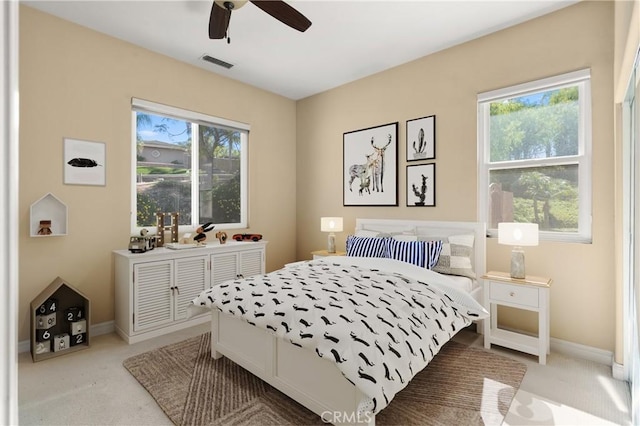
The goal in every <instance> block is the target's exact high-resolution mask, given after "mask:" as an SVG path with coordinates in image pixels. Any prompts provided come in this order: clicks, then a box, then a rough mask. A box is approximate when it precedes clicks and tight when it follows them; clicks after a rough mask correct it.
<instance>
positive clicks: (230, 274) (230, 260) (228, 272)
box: [211, 253, 238, 286]
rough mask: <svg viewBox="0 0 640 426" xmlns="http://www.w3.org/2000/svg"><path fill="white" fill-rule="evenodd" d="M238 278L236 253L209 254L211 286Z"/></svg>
mask: <svg viewBox="0 0 640 426" xmlns="http://www.w3.org/2000/svg"><path fill="white" fill-rule="evenodd" d="M236 278H238V253H222V254H212V255H211V286H214V285H218V284H222V283H223V282H225V281H228V280H235V279H236Z"/></svg>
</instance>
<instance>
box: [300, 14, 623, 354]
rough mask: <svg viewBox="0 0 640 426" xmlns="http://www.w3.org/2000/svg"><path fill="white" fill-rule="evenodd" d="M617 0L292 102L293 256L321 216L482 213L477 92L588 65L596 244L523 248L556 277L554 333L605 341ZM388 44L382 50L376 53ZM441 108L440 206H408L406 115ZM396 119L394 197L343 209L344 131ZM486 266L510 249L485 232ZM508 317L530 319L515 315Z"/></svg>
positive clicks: (497, 264) (504, 264)
mask: <svg viewBox="0 0 640 426" xmlns="http://www.w3.org/2000/svg"><path fill="white" fill-rule="evenodd" d="M613 10H614V7H613V3H612V2H581V3H578V4H576V5H574V6H570V7H568V8H566V9H563V10H560V11H558V12H556V13H553V14H550V15H547V16H544V17H541V18H538V19H535V20H532V21H529V22H526V23H524V24H521V25H518V26H516V27H513V28H509V29H506V30H503V31H500V32H498V33H494V34H492V35H489V36H486V37H483V38H480V39H478V40H474V41H471V42H468V43H465V44H463V45H460V46H457V47H454V48H451V49H447V50H444V51H441V52H439V53H436V54H433V55H430V56H427V57H424V58H421V59H419V60H416V61H414V62H411V63H408V64H405V65H402V66H399V67H397V68H394V69H391V70H388V71H386V72H382V73H379V74H376V75H374V76H371V77H368V78H364V79H361V80H358V81H356V82H353V83H350V84H347V85H344V86H342V87H339V88H336V89H334V90H330V91H328V92H325V93H322V94H319V95H316V96H312V97H309V98H307V99H304V100H302V101H299V102H298V110H297V114H298V118H297V134H298V147H297V149H298V159H297V161H298V169H297V181H298V186H297V206H298V209H297V212H298V234H297V235H298V245H297V247H298V248H297V250H298V251H297V254H298V257H299V258H309V257H310V255H309V252H310V251H312V250H315V249H319V248H324V247H325V245H326V241H325V238H326V237H325V235H323V234H322V233H321V232H320V231H319V218H320V217H321V216H324V215H330V216H343V217H344V218H345V229H346V230H347V231H345V232H343V233H341V234H339V235H338V243H339V244H340V245H341V246H342V247H344V242H345V239H346V236H347V235H348V230H350V229H353V226H354V224H355V218H356V217H386V218H419V219H430V220H469V221H473V220H476V218H477V195H476V194H477V189H476V185H477V159H476V155H477V154H476V95H477V94H478V93H480V92H485V91H488V90H492V89H497V88H501V87H505V86H510V85H514V84H518V83H522V82H527V81H531V80H536V79H540V78H543V77H548V76H552V75H555V74H561V73H565V72H569V71H574V70H578V69H583V68H591V75H592V98H593V101H592V106H593V244H564V243H551V242H544V241H543V242H541V244H540V246H538V247H532V248H527V249H526V252H527V271H528V273H530V274H533V275H541V276H548V277H551V278H553V280H554V283H553V288H552V290H551V336H552V337H555V338H559V339H562V340H566V341H570V342H575V343H578V344H583V345H588V346H592V347H596V348H601V349H605V350H609V351H613V350H614V346H615V345H614V340H615V282H614V272H615V271H614V269H613V268H614V260H613V252H614V243H613V238H612V235H613V231H614V227H613V220H614V206H613V203H614V194H613V188H614V150H613V140H612V139H613V108H612V106H613V90H612V89H613V49H612V46H613V17H614V15H613ZM381 54H384V52H381ZM430 114H436V120H437V121H436V123H437V124H436V129H437V135H436V156H437V159H436V161H435V163H436V174H437V178H436V182H437V189H436V198H437V200H436V201H437V207H435V208H407V207H405V204H406V201H405V200H406V194H405V189H404V188H405V165H406V162H405V161H404V158H405V150H404V142H405V122H406V120H409V119H413V118H417V117H423V116H426V115H430ZM393 121H399V158H400V162H399V182H398V187H399V207H343V205H342V135H343V132H346V131H350V130H356V129H361V128H366V127H371V126H375V125H378V124H384V123H389V122H393ZM487 249H488V252H487V267H488V268H489V269H496V270H506V268H508V267H509V266H508V265H509V253H510V250H509V248H508V247H504V246H498V244H497V243H496V241H495V240H494V239H491V240H489V241H488V242H487ZM505 318H506V321H505V322H506V325H507V326H509V325H510V326H515V327H518V328H523V327H524V328H526V329H533V328H534V327H535V324H534V318H532V317H530V316H528V315H524V316H521V315H518V314H517V313H516V314H513V313H510V315H505Z"/></svg>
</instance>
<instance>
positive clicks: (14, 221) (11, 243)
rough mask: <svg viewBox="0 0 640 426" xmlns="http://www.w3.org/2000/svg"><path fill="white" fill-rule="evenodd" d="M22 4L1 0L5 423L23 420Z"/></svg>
mask: <svg viewBox="0 0 640 426" xmlns="http://www.w3.org/2000/svg"><path fill="white" fill-rule="evenodd" d="M18 10H19V4H18V0H8V1H0V23H1V24H0V27H1V28H2V31H1V32H0V53H2V65H3V66H2V68H1V69H0V99H2V101H0V131H1V132H2V138H1V140H2V142H1V144H2V145H0V235H2V238H0V341H1V342H2V343H3V344H0V348H1V349H0V359H1V360H2V361H0V399H1V400H2V402H0V424H18V363H17V358H18V357H17V353H18V308H17V306H18V228H19V226H18V224H19V221H18V176H19V174H18V164H19V163H18V145H19V144H18V126H19V123H18V112H19V110H18V49H19V45H18V25H19V22H18Z"/></svg>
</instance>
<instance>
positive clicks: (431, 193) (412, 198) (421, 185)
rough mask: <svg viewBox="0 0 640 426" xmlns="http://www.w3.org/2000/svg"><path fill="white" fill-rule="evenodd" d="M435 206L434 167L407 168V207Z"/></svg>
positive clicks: (416, 166) (424, 165)
mask: <svg viewBox="0 0 640 426" xmlns="http://www.w3.org/2000/svg"><path fill="white" fill-rule="evenodd" d="M435 206H436V165H435V164H433V163H432V164H421V165H415V166H407V207H435Z"/></svg>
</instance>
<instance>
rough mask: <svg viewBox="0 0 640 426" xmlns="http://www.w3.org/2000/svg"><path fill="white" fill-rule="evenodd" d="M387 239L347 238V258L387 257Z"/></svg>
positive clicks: (352, 236) (353, 236)
mask: <svg viewBox="0 0 640 426" xmlns="http://www.w3.org/2000/svg"><path fill="white" fill-rule="evenodd" d="M385 240H386V238H371V237H357V236H355V235H349V236H348V237H347V256H360V257H385V252H386V245H385Z"/></svg>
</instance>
